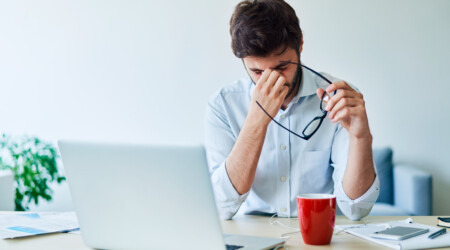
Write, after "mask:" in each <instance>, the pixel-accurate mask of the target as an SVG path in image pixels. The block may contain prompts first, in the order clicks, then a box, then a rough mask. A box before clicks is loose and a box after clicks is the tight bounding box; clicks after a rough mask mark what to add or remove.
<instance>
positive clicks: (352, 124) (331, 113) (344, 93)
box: [316, 81, 371, 139]
mask: <svg viewBox="0 0 450 250" xmlns="http://www.w3.org/2000/svg"><path fill="white" fill-rule="evenodd" d="M335 90H337V92H336V95H334V96H333V97H331V99H330V100H328V101H327V102H326V103H327V105H326V107H325V110H326V111H328V117H329V118H330V119H331V121H333V122H339V124H341V126H342V127H344V128H345V129H346V130H347V131H348V133H349V135H350V136H352V137H354V138H357V139H361V138H371V134H370V129H369V122H368V119H367V114H366V107H365V102H364V99H363V95H362V94H361V93H359V92H357V91H355V90H354V89H353V88H352V87H350V85H348V84H347V83H346V82H344V81H340V82H334V83H333V84H331V85H330V86H328V88H327V89H326V92H327V93H332V92H333V91H335ZM324 92H325V91H324V90H323V89H317V90H316V93H317V96H318V97H319V98H321V97H322V95H323V93H324Z"/></svg>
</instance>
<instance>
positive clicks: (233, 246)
mask: <svg viewBox="0 0 450 250" xmlns="http://www.w3.org/2000/svg"><path fill="white" fill-rule="evenodd" d="M226 246H227V250H235V249H239V248H243V247H244V246H236V245H226Z"/></svg>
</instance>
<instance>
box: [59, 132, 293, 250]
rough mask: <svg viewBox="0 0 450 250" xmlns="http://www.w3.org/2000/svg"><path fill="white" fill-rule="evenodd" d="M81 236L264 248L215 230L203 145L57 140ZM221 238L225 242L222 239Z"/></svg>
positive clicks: (149, 245) (267, 243) (120, 245)
mask: <svg viewBox="0 0 450 250" xmlns="http://www.w3.org/2000/svg"><path fill="white" fill-rule="evenodd" d="M58 145H59V149H60V152H61V157H62V161H63V165H64V168H65V172H66V177H67V181H68V184H69V189H70V192H71V195H72V199H73V203H74V206H75V210H76V214H77V217H78V222H79V224H80V228H81V235H82V238H83V241H84V243H85V244H86V245H87V246H89V247H93V248H101V249H271V248H274V247H278V246H280V245H283V244H284V240H283V239H273V238H263V237H253V236H244V235H223V234H222V228H221V224H220V221H219V217H218V211H217V208H216V206H215V202H214V194H213V190H212V186H211V182H210V176H209V173H208V167H207V164H206V156H205V150H204V147H203V146H170V145H137V144H111V143H89V142H75V141H64V140H63V141H59V142H58ZM226 245H227V246H226Z"/></svg>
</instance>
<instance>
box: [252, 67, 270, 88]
mask: <svg viewBox="0 0 450 250" xmlns="http://www.w3.org/2000/svg"><path fill="white" fill-rule="evenodd" d="M270 73H271V71H270V70H264V71H263V73H262V74H261V77H260V78H259V80H258V83H257V84H256V85H257V86H258V87H259V88H261V87H263V85H264V84H263V83H265V82H266V81H267V79H268V78H269V76H270Z"/></svg>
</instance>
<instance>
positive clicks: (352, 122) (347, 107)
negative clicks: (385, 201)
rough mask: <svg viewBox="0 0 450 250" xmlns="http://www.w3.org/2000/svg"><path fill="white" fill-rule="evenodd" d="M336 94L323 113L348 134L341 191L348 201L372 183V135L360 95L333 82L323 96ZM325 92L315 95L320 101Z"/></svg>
mask: <svg viewBox="0 0 450 250" xmlns="http://www.w3.org/2000/svg"><path fill="white" fill-rule="evenodd" d="M335 90H337V92H336V95H334V96H333V97H331V99H329V100H328V101H327V102H326V103H327V105H326V106H325V110H326V111H328V117H329V118H330V119H331V120H332V121H333V122H339V124H341V126H342V127H343V128H345V129H346V130H347V131H348V134H349V139H350V145H349V152H348V161H347V168H346V169H345V173H344V178H343V180H342V187H343V188H344V191H345V193H346V194H347V196H348V197H350V199H356V198H358V197H361V195H363V194H364V193H365V192H366V191H367V190H368V189H369V188H370V186H371V185H372V183H373V181H374V179H375V171H374V166H373V157H372V135H371V133H370V129H369V122H368V119H367V114H366V107H365V102H364V99H363V95H362V94H361V93H358V92H356V91H355V90H354V89H353V88H352V87H350V86H349V85H348V84H347V83H346V82H344V81H340V82H334V83H333V84H331V85H330V86H328V88H327V89H326V92H327V93H332V92H333V91H335ZM324 92H325V91H324V90H323V89H317V91H316V93H317V95H318V96H319V98H321V97H322V95H323V94H324Z"/></svg>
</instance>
